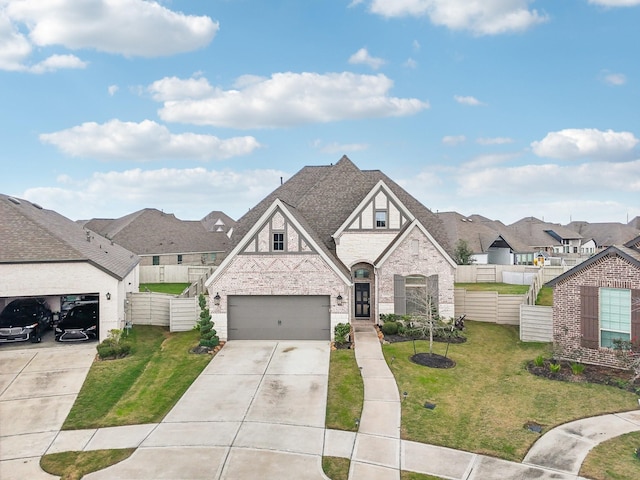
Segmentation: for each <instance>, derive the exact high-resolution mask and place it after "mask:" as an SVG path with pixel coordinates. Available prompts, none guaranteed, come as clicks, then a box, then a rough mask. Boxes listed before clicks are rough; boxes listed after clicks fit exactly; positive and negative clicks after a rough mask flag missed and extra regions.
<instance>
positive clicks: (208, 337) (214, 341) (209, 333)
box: [198, 293, 220, 348]
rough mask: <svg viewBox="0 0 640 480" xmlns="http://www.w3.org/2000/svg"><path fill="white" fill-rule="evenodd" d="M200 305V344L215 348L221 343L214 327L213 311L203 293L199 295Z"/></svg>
mask: <svg viewBox="0 0 640 480" xmlns="http://www.w3.org/2000/svg"><path fill="white" fill-rule="evenodd" d="M198 305H200V320H199V321H198V329H199V330H200V346H202V347H207V348H214V347H217V346H218V345H219V344H220V339H219V338H218V332H216V331H215V330H214V328H213V322H212V321H211V313H210V312H209V308H207V299H206V298H205V296H204V295H203V294H202V293H201V294H200V296H199V297H198Z"/></svg>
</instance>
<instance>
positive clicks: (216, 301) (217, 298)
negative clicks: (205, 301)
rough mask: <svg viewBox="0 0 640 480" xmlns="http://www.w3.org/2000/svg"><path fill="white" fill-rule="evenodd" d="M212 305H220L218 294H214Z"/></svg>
mask: <svg viewBox="0 0 640 480" xmlns="http://www.w3.org/2000/svg"><path fill="white" fill-rule="evenodd" d="M213 304H214V305H220V294H219V293H217V292H216V296H215V297H213Z"/></svg>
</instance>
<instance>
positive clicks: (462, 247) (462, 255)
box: [453, 238, 475, 265]
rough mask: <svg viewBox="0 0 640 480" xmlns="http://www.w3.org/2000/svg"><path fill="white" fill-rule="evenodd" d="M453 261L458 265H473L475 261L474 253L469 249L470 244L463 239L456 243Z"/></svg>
mask: <svg viewBox="0 0 640 480" xmlns="http://www.w3.org/2000/svg"><path fill="white" fill-rule="evenodd" d="M453 259H454V260H455V262H456V263H457V264H458V265H471V264H472V263H473V262H474V261H475V259H474V258H473V252H472V251H471V248H469V244H468V243H467V241H466V240H463V239H462V238H461V239H460V240H458V243H456V247H455V250H454V251H453Z"/></svg>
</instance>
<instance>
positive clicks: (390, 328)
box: [380, 322, 398, 335]
mask: <svg viewBox="0 0 640 480" xmlns="http://www.w3.org/2000/svg"><path fill="white" fill-rule="evenodd" d="M380 330H382V333H384V334H385V335H396V334H397V333H398V324H397V323H396V322H385V323H383V324H382V327H381V328H380Z"/></svg>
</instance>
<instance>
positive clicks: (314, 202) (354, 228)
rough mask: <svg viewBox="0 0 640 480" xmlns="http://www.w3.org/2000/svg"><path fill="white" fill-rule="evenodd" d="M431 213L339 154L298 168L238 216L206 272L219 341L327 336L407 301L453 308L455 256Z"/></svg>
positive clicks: (406, 306) (402, 308) (448, 313)
mask: <svg viewBox="0 0 640 480" xmlns="http://www.w3.org/2000/svg"><path fill="white" fill-rule="evenodd" d="M450 255H451V248H450V246H449V243H448V241H447V238H446V235H445V233H444V231H443V229H442V224H441V222H440V220H439V218H438V217H437V215H435V214H434V213H432V212H431V211H430V210H428V209H427V208H426V207H424V206H423V205H422V204H421V203H420V202H418V201H417V200H416V199H415V198H413V197H412V196H411V195H409V194H408V193H407V192H406V191H405V190H404V189H402V188H401V187H400V186H399V185H397V184H396V183H395V182H393V181H392V180H391V179H390V178H388V177H387V176H386V175H384V174H383V173H382V172H380V171H378V170H360V169H358V167H356V166H355V165H354V164H353V163H352V162H351V160H349V159H348V158H347V157H342V159H341V160H340V161H339V162H338V163H337V164H335V165H328V166H309V167H304V168H303V169H302V170H300V171H299V172H298V173H297V174H295V175H294V176H293V177H292V178H290V179H289V180H288V181H287V182H285V183H284V184H282V185H281V186H279V188H277V189H276V190H275V191H273V192H272V193H271V194H270V195H269V196H267V197H266V198H265V199H264V200H262V201H261V202H260V203H258V204H257V205H256V206H255V207H254V208H252V209H251V210H250V211H249V212H248V213H247V214H245V215H244V216H243V217H242V218H241V219H240V220H238V222H237V223H236V226H235V228H234V232H233V235H232V244H231V250H230V252H229V253H228V255H227V257H226V258H225V260H224V261H223V262H222V264H221V265H220V267H219V268H218V269H217V270H216V271H215V272H214V273H213V275H212V276H211V277H210V278H209V279H208V280H207V282H206V286H207V288H208V290H209V298H210V307H211V313H212V319H213V321H214V322H215V325H216V327H215V328H216V330H217V331H218V334H219V335H220V338H222V339H318V340H319V339H326V340H328V339H330V338H331V337H332V336H333V329H334V326H335V325H336V324H337V323H347V322H351V321H352V320H355V319H362V320H368V321H371V322H375V321H377V319H378V318H379V315H380V314H383V313H394V312H395V313H399V314H404V313H406V312H411V311H412V309H415V308H416V307H415V304H414V303H413V302H412V298H413V293H412V292H419V293H420V295H421V296H423V297H425V298H426V296H427V294H429V295H430V296H431V298H432V299H433V300H434V301H435V303H436V305H437V307H438V309H439V312H440V314H441V315H442V316H444V317H452V316H453V315H454V299H453V292H454V288H453V282H454V273H455V263H454V262H453V260H452V258H451V256H450Z"/></svg>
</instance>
